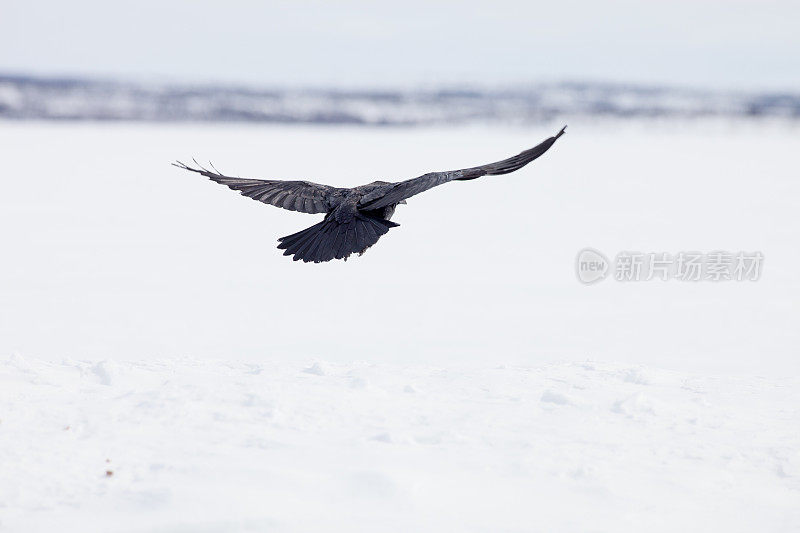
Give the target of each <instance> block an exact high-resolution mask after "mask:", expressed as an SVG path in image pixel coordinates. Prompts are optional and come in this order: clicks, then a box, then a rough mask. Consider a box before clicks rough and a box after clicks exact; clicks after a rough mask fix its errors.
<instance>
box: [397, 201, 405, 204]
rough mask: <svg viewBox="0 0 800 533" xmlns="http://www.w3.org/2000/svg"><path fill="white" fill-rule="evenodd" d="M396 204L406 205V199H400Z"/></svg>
mask: <svg viewBox="0 0 800 533" xmlns="http://www.w3.org/2000/svg"><path fill="white" fill-rule="evenodd" d="M397 205H406V201H405V200H400V203H399V204H397Z"/></svg>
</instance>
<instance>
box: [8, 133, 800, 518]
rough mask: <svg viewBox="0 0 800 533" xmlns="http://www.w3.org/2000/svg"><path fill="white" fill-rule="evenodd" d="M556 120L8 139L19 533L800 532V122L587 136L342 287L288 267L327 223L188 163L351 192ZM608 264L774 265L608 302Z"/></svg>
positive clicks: (401, 213)
mask: <svg viewBox="0 0 800 533" xmlns="http://www.w3.org/2000/svg"><path fill="white" fill-rule="evenodd" d="M559 126H560V124H558V125H555V124H554V125H551V126H549V127H546V128H545V127H542V128H534V129H523V128H500V127H492V128H480V127H477V126H476V127H469V128H436V129H402V128H375V129H364V128H325V127H263V126H245V125H229V126H220V125H215V126H207V125H158V124H149V125H127V124H114V125H111V124H106V125H98V124H72V123H64V124H46V123H9V122H6V123H0V147H2V148H0V150H2V168H3V177H2V178H0V244H2V256H0V258H2V261H0V529H3V530H8V531H54V530H58V531H81V532H83V531H137V532H138V531H192V532H194V531H214V532H216V531H265V530H275V531H320V530H334V531H387V530H388V531H443V530H444V531H609V532H611V531H645V530H646V531H726V532H728V531H754V530H759V531H789V530H793V529H797V528H800V511H798V509H800V408H798V407H797V406H798V405H800V382H799V381H798V370H800V362H798V356H799V355H800V353H798V348H799V347H800V334H799V333H798V328H797V324H798V319H800V311H799V310H798V305H797V302H798V301H800V280H798V276H797V272H798V265H800V247H798V246H797V235H798V234H800V217H798V216H797V213H798V212H800V180H798V174H797V169H798V166H797V161H796V160H797V154H798V153H800V135H799V134H800V130H798V127H797V126H796V125H794V126H793V125H791V124H787V123H773V124H767V123H761V124H755V123H745V122H740V123H735V124H734V123H724V122H715V123H703V122H695V123H688V122H687V123H681V122H664V123H659V122H650V123H622V122H614V123H585V124H581V123H571V124H570V128H569V130H568V135H566V136H565V137H564V138H563V139H562V140H561V141H559V144H557V145H556V146H555V147H554V148H553V149H552V150H551V151H550V152H549V153H548V154H546V155H545V156H544V157H543V158H542V159H541V160H539V161H536V162H535V163H534V164H532V165H531V166H529V167H526V168H525V169H524V170H523V171H520V172H518V173H515V174H511V175H508V176H498V177H495V178H490V179H485V180H476V181H472V182H467V183H453V184H448V185H446V186H443V187H440V188H437V189H435V190H431V191H428V192H427V193H425V194H423V195H421V196H419V197H416V198H414V199H412V200H411V201H409V204H408V205H407V206H401V207H400V208H399V209H398V212H397V214H396V216H395V219H394V220H395V221H397V222H399V223H400V224H401V227H399V228H396V229H393V230H391V232H390V233H389V234H388V235H387V236H385V237H384V238H383V239H381V241H380V242H379V243H378V244H377V245H376V246H375V247H373V248H372V249H370V250H369V251H368V252H367V253H366V254H365V255H364V256H363V257H360V258H359V257H356V258H353V259H352V260H350V261H348V262H347V263H343V262H336V263H331V264H323V265H304V264H297V263H293V262H292V261H290V260H288V259H287V258H285V257H282V256H281V255H280V251H279V250H277V249H276V248H275V246H276V244H277V242H276V239H277V237H279V236H282V235H287V234H289V233H293V232H295V231H297V230H299V229H302V228H304V227H306V226H309V225H311V224H312V223H314V222H316V221H317V220H318V218H319V217H317V216H309V215H301V214H297V213H291V212H287V211H282V210H279V209H276V208H272V207H268V206H263V205H260V204H258V203H256V202H253V201H251V200H247V199H244V198H241V197H239V196H238V195H236V194H235V193H233V192H231V191H229V190H227V189H225V188H223V187H220V186H218V185H216V184H213V183H209V182H208V181H207V180H204V179H202V178H198V177H197V176H193V175H189V174H187V173H182V172H181V171H179V170H178V169H175V168H173V167H170V166H169V165H168V163H169V162H170V161H171V160H174V159H184V160H188V159H190V158H191V157H192V156H196V157H197V158H198V160H201V161H204V160H207V159H211V160H212V161H213V162H214V163H215V165H216V166H217V167H219V168H220V170H222V171H224V172H227V173H231V174H240V175H243V176H253V177H264V178H286V179H295V178H299V179H309V180H313V181H321V182H326V183H329V184H332V185H353V184H357V183H363V182H368V181H372V180H374V179H389V180H395V179H402V178H406V177H413V176H416V175H419V174H421V173H423V172H426V171H430V170H443V169H449V168H460V167H464V166H469V165H473V164H480V163H485V162H488V161H493V160H496V159H499V158H502V157H505V156H507V155H511V154H514V153H517V152H518V151H520V150H521V149H523V148H526V147H529V146H532V145H534V144H536V143H538V142H539V141H540V140H542V139H543V138H545V137H547V136H549V135H551V134H553V133H554V132H555V131H557V130H558V127H559ZM487 198H491V199H492V201H487ZM587 246H590V247H593V248H596V249H598V250H600V251H603V252H604V253H606V255H608V256H611V257H613V256H614V255H615V254H616V253H618V252H621V251H626V250H637V251H641V252H669V253H677V252H679V251H693V250H698V251H705V252H708V251H712V250H729V251H739V250H743V251H760V252H762V253H763V254H764V257H765V262H764V269H763V272H762V276H761V279H760V280H759V281H756V282H720V283H713V282H707V281H703V282H697V283H681V282H677V281H669V282H660V281H648V282H638V283H634V282H630V283H624V282H619V281H615V280H613V279H607V280H605V281H603V282H601V283H599V284H597V285H593V286H584V285H582V284H580V283H579V282H578V280H577V278H576V275H575V265H574V261H575V257H576V254H577V253H578V251H579V250H581V249H582V248H584V247H587ZM107 460H108V462H107ZM106 471H110V472H112V474H111V475H106Z"/></svg>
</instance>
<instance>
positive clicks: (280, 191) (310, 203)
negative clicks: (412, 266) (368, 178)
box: [173, 161, 347, 214]
mask: <svg viewBox="0 0 800 533" xmlns="http://www.w3.org/2000/svg"><path fill="white" fill-rule="evenodd" d="M173 165H175V166H176V167H178V168H182V169H184V170H190V171H192V172H197V173H198V174H202V175H203V176H205V177H207V178H210V179H211V180H212V181H216V182H217V183H221V184H222V185H227V186H228V187H230V188H231V189H233V190H234V191H239V192H240V193H241V194H242V195H244V196H247V197H248V198H252V199H253V200H258V201H259V202H264V203H265V204H270V205H274V206H275V207H282V208H284V209H288V210H290V211H300V212H301V213H310V214H314V213H327V212H328V211H330V209H331V199H332V198H335V197H337V196H340V195H342V194H343V193H344V192H346V191H347V189H340V188H337V187H331V186H329V185H321V184H319V183H312V182H310V181H281V180H253V179H246V178H232V177H229V176H223V175H222V174H219V173H217V172H211V171H210V170H208V169H205V168H203V167H200V165H198V167H200V168H192V167H190V166H187V165H184V164H183V163H181V162H180V161H178V162H175V163H173Z"/></svg>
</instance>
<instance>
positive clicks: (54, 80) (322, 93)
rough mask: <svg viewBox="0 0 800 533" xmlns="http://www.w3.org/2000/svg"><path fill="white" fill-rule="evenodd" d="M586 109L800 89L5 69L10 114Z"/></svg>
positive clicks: (551, 116) (608, 110)
mask: <svg viewBox="0 0 800 533" xmlns="http://www.w3.org/2000/svg"><path fill="white" fill-rule="evenodd" d="M576 116H586V117H602V118H616V119H632V118H676V119H686V118H703V117H730V118H746V119H757V118H779V119H788V120H798V119H800V94H793V93H788V92H725V91H711V90H701V89H688V88H675V87H666V86H658V85H636V84H630V83H609V82H588V81H587V82H581V81H565V82H560V83H547V84H540V85H525V86H518V87H516V88H515V87H506V88H495V89H481V88H476V87H466V88H457V87H454V86H447V85H442V86H440V87H434V88H422V89H397V90H391V89H343V88H330V89H325V88H305V89H303V88H276V87H264V88H257V87H245V86H235V85H221V84H220V85H213V84H186V83H171V84H168V83H142V82H131V81H122V80H109V79H91V78H83V77H79V76H53V77H46V76H34V75H24V74H4V73H0V119H7V120H57V121H64V120H72V121H136V122H256V123H276V124H350V125H377V126H381V125H404V126H411V125H434V124H459V123H479V122H502V123H515V124H534V123H544V122H552V121H554V120H562V119H565V118H569V117H576Z"/></svg>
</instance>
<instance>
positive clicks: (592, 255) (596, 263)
mask: <svg viewBox="0 0 800 533" xmlns="http://www.w3.org/2000/svg"><path fill="white" fill-rule="evenodd" d="M608 269H609V263H608V259H607V258H606V256H604V255H603V254H601V253H600V252H598V251H597V250H595V249H594V248H584V249H583V250H581V251H580V252H578V257H576V258H575V273H576V274H577V275H578V280H579V281H580V282H581V283H585V284H586V285H591V284H592V283H597V282H598V281H601V280H604V279H605V278H606V276H607V275H608Z"/></svg>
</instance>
